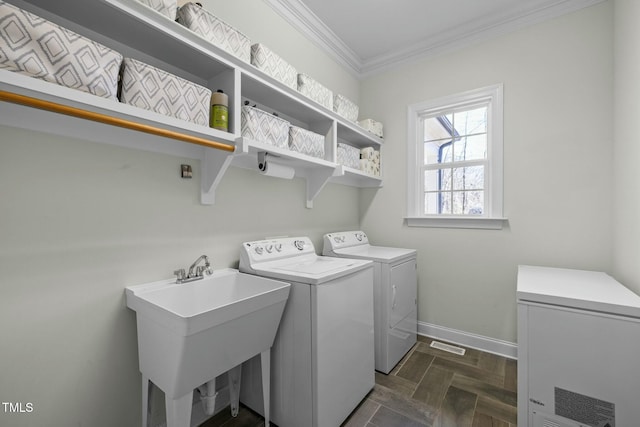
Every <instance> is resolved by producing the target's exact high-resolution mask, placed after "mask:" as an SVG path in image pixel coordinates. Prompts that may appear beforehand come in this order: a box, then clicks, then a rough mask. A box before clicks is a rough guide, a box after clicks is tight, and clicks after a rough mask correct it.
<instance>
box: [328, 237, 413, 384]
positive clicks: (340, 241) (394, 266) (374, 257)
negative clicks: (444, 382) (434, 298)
mask: <svg viewBox="0 0 640 427" xmlns="http://www.w3.org/2000/svg"><path fill="white" fill-rule="evenodd" d="M322 254H323V255H328V256H335V257H343V258H352V259H366V260H371V261H373V262H374V269H373V272H374V273H373V284H374V285H373V288H374V293H373V295H374V325H375V327H374V329H375V366H376V370H377V371H380V372H383V373H385V374H388V373H389V372H391V370H392V369H393V368H394V366H396V365H397V364H398V362H399V361H400V360H401V359H402V357H403V356H404V355H405V354H407V352H408V351H409V350H410V349H411V347H413V345H414V344H415V343H416V341H417V332H418V309H417V290H418V279H417V273H416V268H417V265H416V262H417V255H416V251H415V249H402V248H391V247H385V246H373V245H371V244H369V239H368V237H367V235H366V234H365V233H364V232H362V231H345V232H339V233H329V234H325V236H324V248H323V250H322Z"/></svg>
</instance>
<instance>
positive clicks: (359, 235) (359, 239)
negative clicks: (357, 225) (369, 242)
mask: <svg viewBox="0 0 640 427" xmlns="http://www.w3.org/2000/svg"><path fill="white" fill-rule="evenodd" d="M363 237H364V234H362V233H356V239H358V241H359V242H362V238H363Z"/></svg>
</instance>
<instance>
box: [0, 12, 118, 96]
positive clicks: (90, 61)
mask: <svg viewBox="0 0 640 427" xmlns="http://www.w3.org/2000/svg"><path fill="white" fill-rule="evenodd" d="M0 21H1V22H2V25H0V41H1V42H0V68H4V69H7V70H10V71H14V72H17V73H20V74H26V75H28V76H31V77H36V78H39V79H42V80H46V81H48V82H51V83H57V84H59V85H61V86H66V87H70V88H73V89H78V90H82V91H84V92H89V93H91V94H94V95H98V96H101V97H103V98H109V99H113V100H116V99H117V95H118V74H119V73H120V65H121V64H122V55H121V54H120V53H118V52H116V51H114V50H111V49H109V48H107V47H105V46H103V45H101V44H99V43H96V42H94V41H92V40H89V39H87V38H85V37H82V36H80V35H79V34H76V33H74V32H73V31H70V30H68V29H66V28H63V27H60V26H59V25H56V24H54V23H52V22H49V21H47V20H46V19H43V18H40V17H39V16H37V15H34V14H32V13H29V12H27V11H25V10H22V9H20V8H17V7H15V6H13V5H10V4H8V3H5V2H4V1H0Z"/></svg>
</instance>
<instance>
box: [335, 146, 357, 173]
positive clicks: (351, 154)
mask: <svg viewBox="0 0 640 427" xmlns="http://www.w3.org/2000/svg"><path fill="white" fill-rule="evenodd" d="M336 158H337V161H338V164H341V165H345V166H348V167H350V168H353V169H360V150H359V149H358V148H356V147H352V146H351V145H349V144H343V143H341V142H338V147H337V152H336Z"/></svg>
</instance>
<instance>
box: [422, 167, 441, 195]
mask: <svg viewBox="0 0 640 427" xmlns="http://www.w3.org/2000/svg"><path fill="white" fill-rule="evenodd" d="M439 189H440V171H439V170H428V171H424V191H438V190H439Z"/></svg>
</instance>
